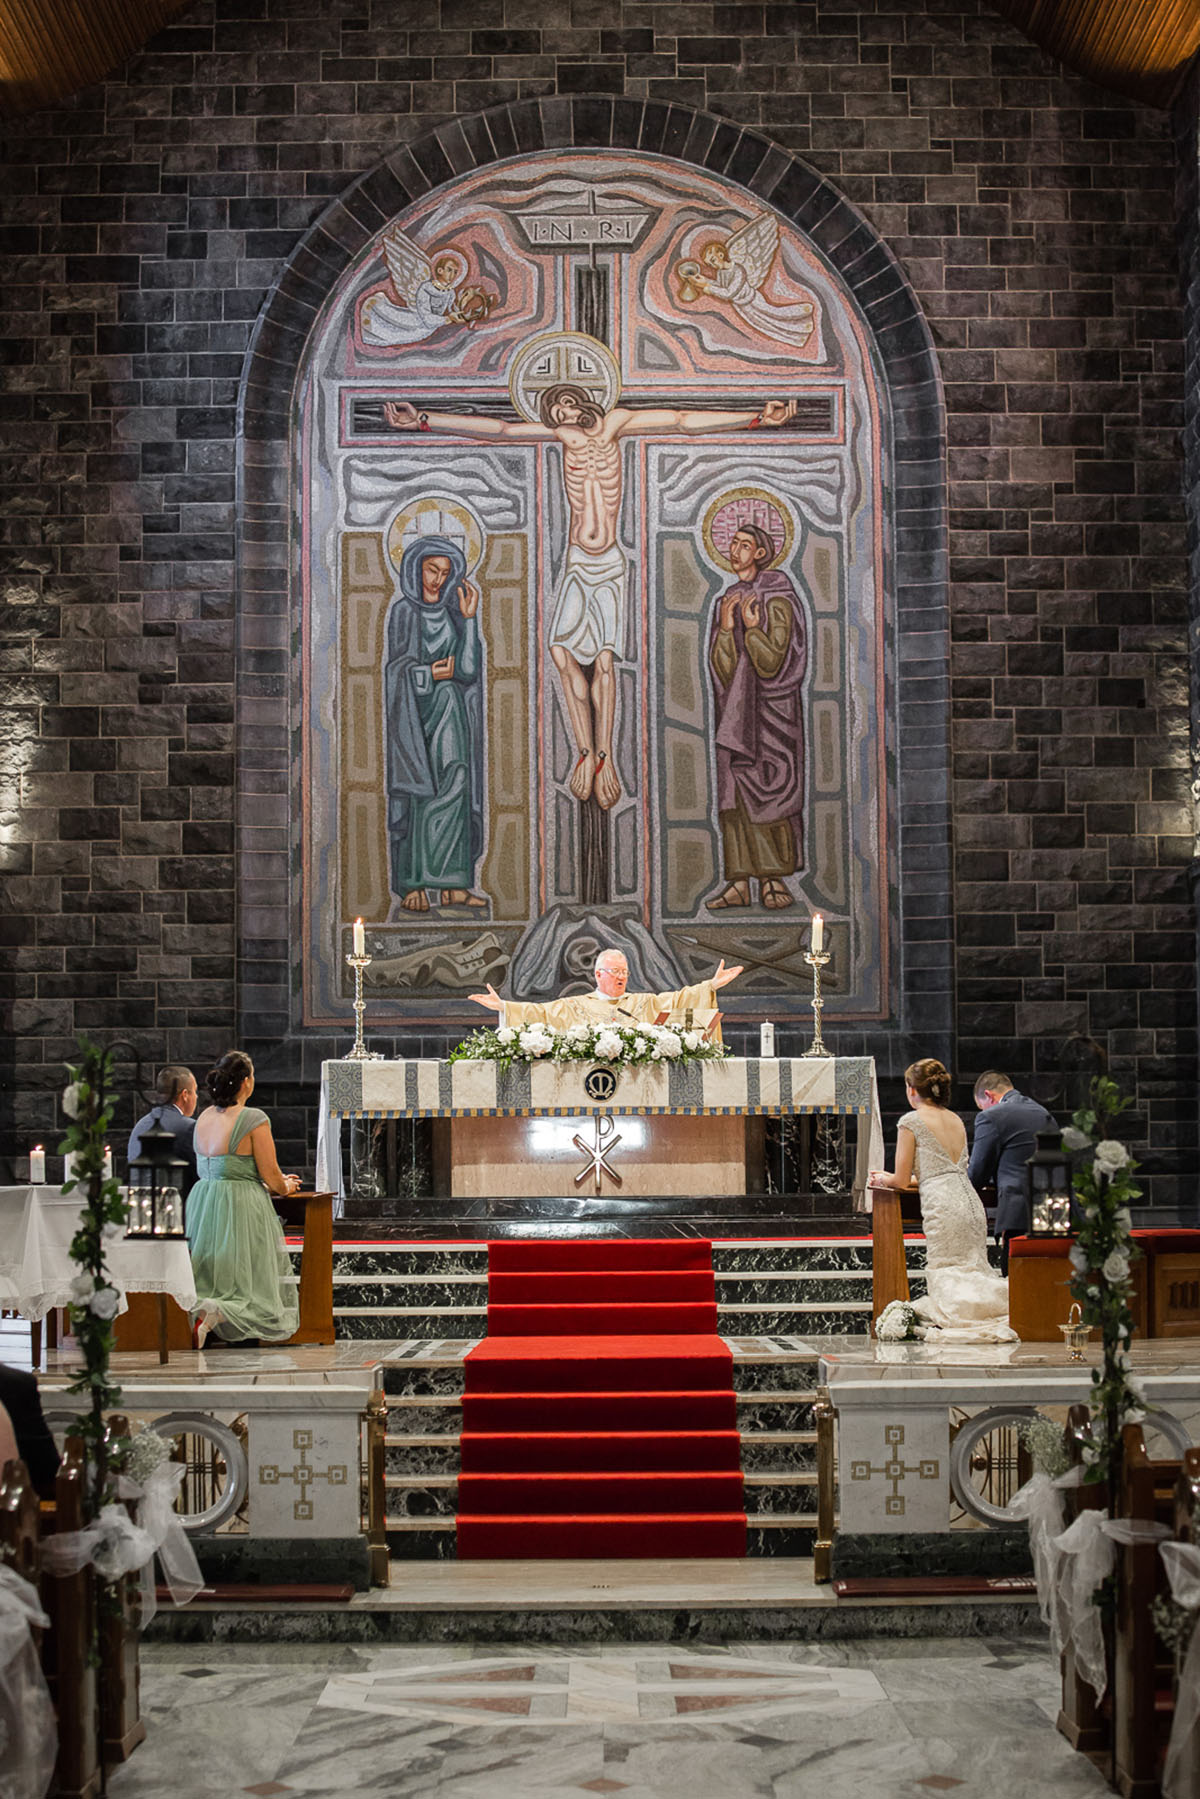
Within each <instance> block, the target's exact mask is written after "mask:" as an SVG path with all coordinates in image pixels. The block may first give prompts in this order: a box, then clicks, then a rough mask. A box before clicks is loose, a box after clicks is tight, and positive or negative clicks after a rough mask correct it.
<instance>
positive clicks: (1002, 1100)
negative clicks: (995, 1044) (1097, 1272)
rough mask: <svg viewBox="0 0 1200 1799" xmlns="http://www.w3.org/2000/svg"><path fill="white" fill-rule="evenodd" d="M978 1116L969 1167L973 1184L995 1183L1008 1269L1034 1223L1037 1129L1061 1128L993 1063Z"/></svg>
mask: <svg viewBox="0 0 1200 1799" xmlns="http://www.w3.org/2000/svg"><path fill="white" fill-rule="evenodd" d="M975 1104H976V1105H977V1106H978V1107H979V1117H978V1118H977V1119H976V1120H975V1131H974V1134H973V1136H972V1139H971V1161H970V1166H969V1167H968V1169H967V1174H968V1176H969V1178H970V1181H971V1184H972V1186H974V1187H976V1188H978V1187H990V1186H993V1185H994V1186H995V1188H996V1226H995V1230H996V1236H997V1237H998V1238H999V1239H1000V1266H1001V1269H1002V1270H1003V1272H1004V1273H1005V1274H1007V1273H1008V1245H1009V1242H1010V1241H1011V1239H1012V1238H1013V1237H1021V1236H1023V1235H1024V1234H1025V1232H1026V1231H1027V1230H1028V1229H1029V1171H1028V1169H1027V1168H1026V1166H1025V1164H1026V1163H1027V1162H1028V1160H1029V1158H1030V1156H1031V1155H1032V1154H1033V1152H1034V1149H1035V1148H1036V1147H1037V1146H1036V1144H1035V1142H1034V1138H1035V1136H1036V1135H1037V1133H1038V1131H1053V1130H1057V1129H1058V1126H1057V1125H1056V1124H1055V1122H1054V1119H1053V1118H1051V1116H1050V1114H1049V1112H1047V1110H1046V1108H1045V1106H1042V1105H1039V1104H1038V1102H1037V1100H1036V1099H1029V1098H1028V1097H1027V1095H1026V1094H1024V1093H1018V1092H1017V1090H1016V1088H1015V1087H1014V1086H1013V1084H1012V1082H1011V1081H1010V1080H1009V1078H1008V1076H1007V1075H1006V1074H1001V1073H1000V1071H999V1070H998V1069H995V1068H989V1069H988V1071H987V1072H986V1074H981V1075H980V1077H979V1079H978V1080H977V1081H976V1083H975Z"/></svg>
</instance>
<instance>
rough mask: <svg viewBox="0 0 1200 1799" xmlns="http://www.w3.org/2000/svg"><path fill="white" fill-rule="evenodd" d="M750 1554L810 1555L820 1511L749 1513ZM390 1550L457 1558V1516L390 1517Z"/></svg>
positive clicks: (399, 1556) (415, 1557) (404, 1555)
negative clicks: (455, 1521) (753, 1514)
mask: <svg viewBox="0 0 1200 1799" xmlns="http://www.w3.org/2000/svg"><path fill="white" fill-rule="evenodd" d="M747 1519H748V1528H747V1531H746V1554H747V1555H748V1556H754V1557H756V1558H757V1557H760V1556H776V1555H778V1556H793V1555H794V1556H809V1555H811V1554H812V1552H813V1545H814V1544H815V1542H816V1538H817V1514H816V1510H815V1508H814V1509H813V1510H811V1511H810V1510H805V1511H803V1512H774V1513H760V1514H757V1515H755V1516H751V1515H750V1514H749V1513H747ZM387 1543H388V1550H389V1552H390V1553H391V1555H392V1556H393V1557H394V1558H395V1559H396V1560H397V1561H421V1562H429V1561H454V1560H456V1559H457V1556H458V1540H457V1536H456V1533H455V1527H454V1519H453V1518H446V1517H443V1518H389V1519H388V1524H387Z"/></svg>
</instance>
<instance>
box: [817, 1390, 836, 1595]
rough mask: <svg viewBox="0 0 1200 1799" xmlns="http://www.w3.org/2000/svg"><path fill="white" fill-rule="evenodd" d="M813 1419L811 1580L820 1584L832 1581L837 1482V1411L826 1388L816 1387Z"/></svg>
mask: <svg viewBox="0 0 1200 1799" xmlns="http://www.w3.org/2000/svg"><path fill="white" fill-rule="evenodd" d="M813 1418H814V1420H815V1422H816V1426H817V1540H816V1543H815V1544H814V1545H813V1580H814V1582H816V1584H817V1585H822V1584H824V1583H825V1582H826V1581H829V1580H832V1578H833V1538H834V1532H835V1522H834V1520H835V1506H834V1494H835V1491H836V1482H837V1470H836V1459H835V1458H836V1454H837V1449H836V1438H835V1433H834V1421H835V1419H836V1418H837V1412H836V1411H835V1410H834V1406H833V1401H832V1400H831V1399H830V1397H829V1388H828V1387H818V1388H817V1397H816V1399H815V1400H814V1401H813Z"/></svg>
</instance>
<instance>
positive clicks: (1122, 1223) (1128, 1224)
mask: <svg viewBox="0 0 1200 1799" xmlns="http://www.w3.org/2000/svg"><path fill="white" fill-rule="evenodd" d="M1113 1224H1114V1225H1115V1226H1116V1229H1117V1233H1118V1235H1120V1236H1122V1237H1127V1236H1128V1235H1129V1233H1130V1231H1131V1230H1132V1229H1133V1215H1132V1213H1131V1212H1130V1210H1129V1207H1128V1206H1118V1207H1117V1210H1116V1212H1115V1214H1114V1216H1113Z"/></svg>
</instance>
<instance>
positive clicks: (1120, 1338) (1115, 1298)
mask: <svg viewBox="0 0 1200 1799" xmlns="http://www.w3.org/2000/svg"><path fill="white" fill-rule="evenodd" d="M1132 1103H1133V1102H1132V1100H1130V1099H1128V1098H1123V1097H1122V1095H1121V1090H1120V1088H1119V1087H1118V1086H1117V1084H1116V1082H1115V1081H1111V1080H1109V1079H1108V1077H1107V1076H1106V1075H1097V1076H1096V1078H1095V1079H1094V1080H1093V1082H1092V1085H1091V1104H1090V1105H1089V1106H1085V1107H1082V1108H1081V1109H1080V1110H1079V1111H1078V1112H1076V1113H1075V1115H1074V1124H1073V1126H1069V1127H1068V1128H1067V1130H1065V1131H1064V1132H1063V1143H1064V1146H1065V1147H1066V1148H1067V1149H1068V1150H1069V1151H1070V1152H1071V1153H1072V1154H1073V1155H1074V1156H1075V1157H1076V1164H1075V1171H1074V1187H1075V1194H1076V1198H1077V1199H1078V1202H1079V1208H1078V1209H1079V1220H1080V1221H1079V1224H1078V1228H1077V1232H1076V1239H1075V1243H1074V1245H1073V1247H1072V1249H1071V1266H1072V1268H1073V1269H1074V1277H1073V1279H1072V1281H1071V1297H1072V1298H1073V1299H1077V1300H1078V1301H1079V1305H1080V1308H1081V1310H1082V1313H1083V1322H1084V1323H1085V1324H1088V1325H1091V1326H1092V1327H1093V1328H1096V1327H1099V1330H1100V1334H1101V1340H1102V1346H1103V1356H1102V1361H1101V1365H1100V1366H1099V1367H1097V1368H1093V1370H1092V1397H1091V1402H1090V1404H1091V1414H1092V1429H1091V1441H1090V1443H1088V1444H1086V1445H1085V1446H1084V1449H1083V1458H1084V1462H1085V1464H1086V1468H1087V1472H1086V1474H1085V1479H1086V1480H1089V1481H1107V1482H1109V1492H1110V1493H1115V1492H1116V1488H1117V1481H1118V1477H1119V1475H1120V1463H1121V1429H1122V1426H1123V1425H1124V1424H1125V1422H1126V1421H1127V1420H1131V1419H1133V1418H1136V1417H1140V1416H1141V1414H1142V1412H1143V1411H1144V1409H1145V1401H1144V1399H1143V1396H1142V1394H1141V1391H1140V1389H1139V1388H1138V1386H1137V1384H1136V1382H1135V1381H1134V1380H1133V1378H1132V1376H1131V1375H1130V1373H1129V1340H1130V1337H1131V1336H1132V1334H1133V1315H1132V1313H1131V1311H1130V1309H1129V1300H1130V1295H1131V1293H1132V1291H1133V1263H1134V1261H1135V1260H1137V1258H1138V1255H1139V1252H1138V1250H1137V1249H1136V1248H1135V1246H1134V1244H1133V1243H1132V1242H1131V1240H1130V1231H1131V1228H1132V1223H1133V1220H1132V1216H1131V1214H1130V1211H1129V1204H1130V1201H1131V1200H1134V1199H1140V1198H1141V1189H1140V1187H1138V1186H1137V1185H1136V1184H1135V1181H1134V1170H1135V1169H1136V1167H1137V1163H1136V1162H1135V1161H1134V1160H1133V1158H1132V1156H1131V1155H1130V1154H1129V1151H1128V1150H1127V1149H1126V1148H1125V1145H1124V1144H1123V1143H1120V1142H1118V1141H1117V1140H1116V1138H1115V1137H1114V1136H1113V1135H1112V1127H1113V1126H1114V1125H1115V1123H1116V1121H1117V1119H1118V1118H1120V1116H1121V1114H1122V1113H1123V1112H1125V1111H1127V1110H1128V1108H1129V1107H1130V1105H1132ZM1085 1155H1086V1158H1087V1159H1086V1160H1084V1159H1083V1158H1084V1156H1085Z"/></svg>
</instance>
